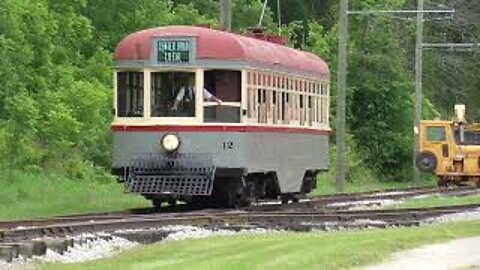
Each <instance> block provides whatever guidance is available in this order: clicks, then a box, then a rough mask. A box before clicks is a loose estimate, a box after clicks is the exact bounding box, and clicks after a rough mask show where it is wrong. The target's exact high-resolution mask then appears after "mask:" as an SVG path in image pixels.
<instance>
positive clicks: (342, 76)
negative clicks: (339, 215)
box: [336, 0, 348, 192]
mask: <svg viewBox="0 0 480 270" xmlns="http://www.w3.org/2000/svg"><path fill="white" fill-rule="evenodd" d="M347 42H348V0H341V1H340V32H339V45H338V78H337V80H338V82H337V83H338V87H337V129H336V143H337V173H336V187H337V192H343V191H344V190H345V175H346V170H347V168H346V163H347V162H346V159H347V153H346V146H345V144H346V142H345V107H346V106H345V103H346V92H347Z"/></svg>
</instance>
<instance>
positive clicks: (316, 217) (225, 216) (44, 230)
mask: <svg viewBox="0 0 480 270" xmlns="http://www.w3.org/2000/svg"><path fill="white" fill-rule="evenodd" d="M478 208H480V204H473V205H462V206H450V207H436V208H419V209H390V210H361V211H345V210H340V211H329V210H321V211H317V210H314V209H312V210H309V211H298V212H283V211H281V212H265V211H260V212H248V211H228V212H221V211H218V212H203V213H201V212H196V213H188V214H187V215H184V214H169V215H166V214H147V215H132V216H129V217H120V218H112V219H108V220H107V219H97V220H93V219H91V220H83V221H78V220H57V219H55V220H52V221H51V222H50V224H43V225H39V226H35V227H21V226H20V227H16V228H12V229H2V230H0V242H5V241H7V242H8V241H23V240H28V239H34V238H42V237H59V236H65V235H75V234H81V233H87V232H89V233H95V232H105V231H107V232H108V231H117V230H126V229H150V228H159V227H163V226H167V225H191V226H202V227H203V226H207V227H211V226H228V225H258V226H265V225H266V226H281V225H292V224H294V225H298V224H303V223H305V224H307V223H308V224H317V225H319V226H321V225H324V224H326V223H337V224H339V225H341V224H342V223H349V222H353V221H356V220H370V221H376V222H379V221H381V222H384V223H386V224H401V223H404V222H408V223H412V222H413V223H415V224H418V223H419V222H420V221H421V220H423V219H426V218H431V217H438V216H442V215H446V214H453V213H458V212H463V211H469V210H475V209H478ZM19 224H20V223H19Z"/></svg>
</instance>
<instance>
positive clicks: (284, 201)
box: [281, 196, 289, 204]
mask: <svg viewBox="0 0 480 270" xmlns="http://www.w3.org/2000/svg"><path fill="white" fill-rule="evenodd" d="M281 200H282V204H288V201H289V197H288V196H282V197H281Z"/></svg>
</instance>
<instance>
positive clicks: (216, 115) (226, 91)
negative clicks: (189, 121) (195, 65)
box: [204, 70, 242, 123]
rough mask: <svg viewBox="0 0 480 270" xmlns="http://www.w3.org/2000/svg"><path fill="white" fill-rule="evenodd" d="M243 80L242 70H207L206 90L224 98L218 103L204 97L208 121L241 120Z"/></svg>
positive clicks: (219, 97) (226, 121) (235, 121)
mask: <svg viewBox="0 0 480 270" xmlns="http://www.w3.org/2000/svg"><path fill="white" fill-rule="evenodd" d="M241 80H242V79H241V72H240V71H234V70H208V71H205V81H204V84H205V91H207V92H208V93H210V94H211V95H213V96H215V97H216V98H218V99H220V100H222V103H221V104H218V103H217V102H215V101H212V100H211V99H210V100H209V99H207V98H205V97H204V121H205V122H206V123H239V122H240V104H241V103H240V101H241V99H242V97H241V96H242V95H241Z"/></svg>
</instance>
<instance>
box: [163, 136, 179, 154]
mask: <svg viewBox="0 0 480 270" xmlns="http://www.w3.org/2000/svg"><path fill="white" fill-rule="evenodd" d="M179 146H180V140H179V139H178V137H177V135H175V134H167V135H165V136H163V138H162V147H163V149H165V151H167V152H173V151H175V150H177V149H178V147H179Z"/></svg>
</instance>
